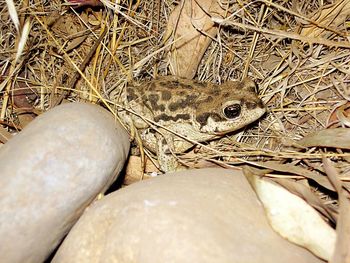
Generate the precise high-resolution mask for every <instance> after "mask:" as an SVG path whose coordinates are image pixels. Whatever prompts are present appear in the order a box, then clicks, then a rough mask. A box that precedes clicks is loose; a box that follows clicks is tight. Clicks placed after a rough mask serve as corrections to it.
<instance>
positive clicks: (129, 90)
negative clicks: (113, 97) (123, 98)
mask: <svg viewBox="0 0 350 263" xmlns="http://www.w3.org/2000/svg"><path fill="white" fill-rule="evenodd" d="M126 92H127V94H128V95H127V100H128V101H132V100H136V99H137V95H136V93H135V91H134V88H133V87H128V88H127V89H126Z"/></svg>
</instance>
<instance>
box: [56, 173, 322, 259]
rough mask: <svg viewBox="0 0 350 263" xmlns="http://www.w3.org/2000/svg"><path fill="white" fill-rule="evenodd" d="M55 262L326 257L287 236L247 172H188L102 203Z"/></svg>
mask: <svg viewBox="0 0 350 263" xmlns="http://www.w3.org/2000/svg"><path fill="white" fill-rule="evenodd" d="M52 262H54V263H61V262H62V263H63V262H64V263H70V262H85V263H92V262H94V263H95V262H96V263H97V262H109V263H117V262H118V263H129V262H133V263H136V262H140V263H157V262H159V263H164V262H167V263H175V262H176V263H187V262H188V263H193V262H201V263H206V262H215V263H220V262H225V263H227V262H230V263H235V262H242V263H250V262H251V263H253V262H254V263H264V262H266V263H271V262H293V263H294V262H298V263H302V262H305V263H306V262H308V263H310V262H323V261H321V260H319V259H318V258H316V257H315V256H313V255H312V254H311V253H310V252H308V251H307V250H305V249H303V248H301V247H298V246H296V245H294V244H292V243H289V242H288V241H286V240H284V239H283V238H281V237H280V236H279V235H278V234H276V233H275V232H274V231H273V230H272V229H271V227H270V226H269V224H268V222H267V220H266V217H265V214H264V212H263V208H262V206H261V204H260V203H259V202H258V200H257V197H256V195H255V193H254V192H253V190H252V189H251V187H250V186H249V184H248V182H247V181H246V179H245V177H244V176H243V175H242V173H241V172H239V171H232V170H225V169H202V170H191V171H182V172H179V173H176V174H169V175H165V176H160V177H157V178H153V179H149V180H146V181H142V182H139V183H135V184H132V185H130V186H127V187H125V188H123V189H121V190H118V191H116V192H114V193H111V194H110V195H107V196H106V197H104V198H103V199H101V200H99V201H97V202H96V203H94V204H93V205H92V206H91V207H89V209H88V210H87V211H86V212H85V213H84V214H83V216H82V217H81V218H80V220H79V221H78V222H77V224H76V225H75V226H74V227H73V229H72V231H71V232H70V233H69V235H68V237H67V238H66V239H65V241H64V242H63V244H62V246H61V247H60V249H59V250H58V252H57V253H56V255H55V257H54V259H53V261H52Z"/></svg>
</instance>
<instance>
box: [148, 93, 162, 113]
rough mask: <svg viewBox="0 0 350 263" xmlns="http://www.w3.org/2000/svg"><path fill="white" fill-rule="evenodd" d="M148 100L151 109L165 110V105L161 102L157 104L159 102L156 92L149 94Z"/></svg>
mask: <svg viewBox="0 0 350 263" xmlns="http://www.w3.org/2000/svg"><path fill="white" fill-rule="evenodd" d="M148 101H149V102H150V103H151V105H150V106H151V108H152V109H153V110H160V111H165V106H164V105H163V104H158V102H159V95H158V94H150V95H149V96H148ZM145 104H146V103H145ZM146 105H147V104H146Z"/></svg>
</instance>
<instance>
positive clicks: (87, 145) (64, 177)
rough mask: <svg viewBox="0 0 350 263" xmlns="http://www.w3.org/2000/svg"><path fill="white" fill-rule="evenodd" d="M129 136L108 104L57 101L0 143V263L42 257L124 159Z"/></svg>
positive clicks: (60, 237)
mask: <svg viewBox="0 0 350 263" xmlns="http://www.w3.org/2000/svg"><path fill="white" fill-rule="evenodd" d="M129 146H130V143H129V139H128V136H127V134H126V132H125V131H124V129H123V128H122V127H121V126H120V125H118V124H116V121H115V119H114V118H113V116H112V114H110V113H109V112H107V111H106V110H104V109H103V108H101V107H99V106H96V105H91V104H84V103H70V104H64V105H61V106H58V107H56V108H54V109H52V110H50V111H48V112H46V113H44V114H43V115H41V116H39V117H37V118H36V119H35V120H34V121H33V122H32V123H30V124H29V125H28V126H27V127H26V128H25V129H24V130H23V131H21V132H20V133H19V134H18V135H16V136H15V137H14V138H12V139H11V140H10V141H9V142H7V143H6V144H5V145H4V146H3V147H1V149H0V167H1V176H0V185H1V190H0V255H1V262H35V263H37V262H42V261H44V260H45V258H46V257H47V256H48V255H49V254H50V252H51V251H52V250H53V249H54V248H55V247H56V246H57V244H59V242H60V241H61V239H62V238H63V237H64V235H65V234H66V233H67V232H68V231H69V229H70V228H71V227H72V225H73V224H74V223H75V222H76V220H77V219H78V218H79V217H80V215H81V213H82V212H83V211H84V209H85V208H86V207H87V206H88V205H89V204H90V203H91V202H92V201H93V200H94V199H95V198H96V196H97V195H98V194H99V193H101V192H104V191H105V190H106V189H107V188H108V186H109V185H110V184H111V183H112V182H113V181H114V180H115V179H116V177H117V175H118V174H119V172H120V171H121V169H122V168H123V166H124V162H125V160H126V158H127V155H128V151H129Z"/></svg>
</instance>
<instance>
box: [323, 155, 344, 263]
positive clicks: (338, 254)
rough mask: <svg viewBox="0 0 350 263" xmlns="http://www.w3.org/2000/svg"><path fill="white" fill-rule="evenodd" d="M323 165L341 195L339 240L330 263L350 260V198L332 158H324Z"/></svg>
mask: <svg viewBox="0 0 350 263" xmlns="http://www.w3.org/2000/svg"><path fill="white" fill-rule="evenodd" d="M322 161H323V165H324V169H325V170H326V173H327V175H328V177H329V179H330V181H331V182H332V184H333V185H334V187H335V188H336V189H337V192H338V196H339V219H338V224H337V228H336V231H337V241H336V246H335V250H334V253H333V256H332V258H331V260H330V263H349V262H350V250H349V249H350V200H349V192H347V191H346V190H345V189H344V187H343V185H342V182H341V181H340V179H339V174H338V172H337V170H336V169H335V168H334V167H333V165H332V163H331V161H330V160H328V159H327V158H323V159H322Z"/></svg>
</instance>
